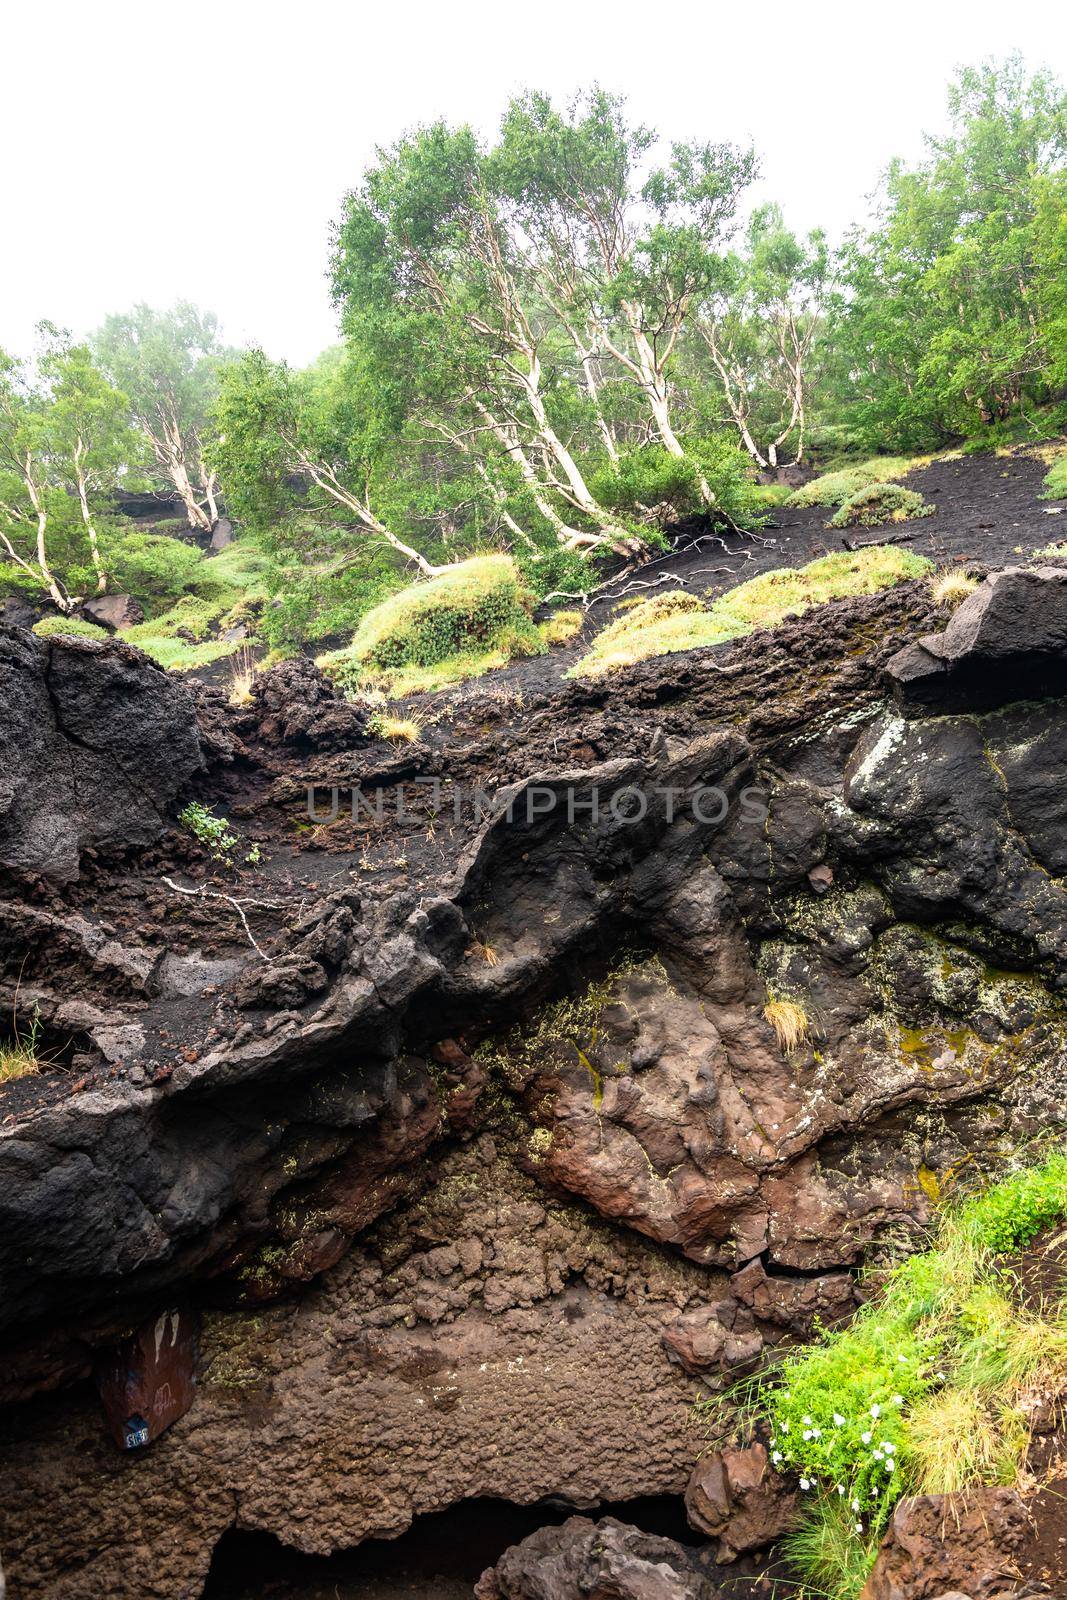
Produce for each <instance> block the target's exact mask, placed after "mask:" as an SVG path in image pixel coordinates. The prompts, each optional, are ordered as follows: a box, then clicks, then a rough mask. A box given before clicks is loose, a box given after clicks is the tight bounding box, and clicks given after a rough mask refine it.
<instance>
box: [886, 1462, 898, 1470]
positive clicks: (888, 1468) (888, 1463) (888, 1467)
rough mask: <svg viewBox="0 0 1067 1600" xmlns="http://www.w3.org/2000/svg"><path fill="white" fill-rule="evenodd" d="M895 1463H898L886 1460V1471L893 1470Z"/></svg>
mask: <svg viewBox="0 0 1067 1600" xmlns="http://www.w3.org/2000/svg"><path fill="white" fill-rule="evenodd" d="M895 1465H896V1463H895V1462H893V1461H887V1462H886V1463H885V1470H886V1471H887V1472H892V1470H893V1468H894V1466H895Z"/></svg>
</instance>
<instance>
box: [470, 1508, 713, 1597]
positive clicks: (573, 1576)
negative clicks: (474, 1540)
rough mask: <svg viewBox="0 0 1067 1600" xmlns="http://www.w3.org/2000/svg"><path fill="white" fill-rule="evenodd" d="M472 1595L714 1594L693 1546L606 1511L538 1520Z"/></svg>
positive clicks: (492, 1569) (488, 1573)
mask: <svg viewBox="0 0 1067 1600" xmlns="http://www.w3.org/2000/svg"><path fill="white" fill-rule="evenodd" d="M474 1593H475V1600H716V1596H717V1594H718V1590H717V1589H716V1587H715V1585H714V1584H713V1583H712V1582H711V1581H710V1580H709V1579H708V1577H707V1575H706V1574H705V1573H704V1572H703V1571H702V1570H701V1568H700V1567H699V1565H698V1564H697V1561H696V1559H695V1557H694V1553H693V1552H692V1551H690V1550H687V1549H685V1548H684V1546H682V1545H680V1544H677V1543H675V1541H674V1540H673V1539H663V1538H659V1537H657V1536H656V1535H654V1534H648V1533H642V1532H641V1531H640V1529H639V1528H631V1527H628V1526H627V1525H626V1523H623V1522H618V1521H616V1519H615V1518H614V1517H604V1518H603V1520H602V1521H600V1522H592V1521H591V1520H590V1519H589V1518H588V1517H571V1518H569V1519H568V1521H566V1522H565V1523H563V1525H562V1526H561V1527H558V1528H539V1529H538V1531H537V1532H536V1533H532V1534H531V1535H530V1537H529V1538H528V1539H524V1540H523V1541H522V1543H521V1544H517V1545H515V1546H513V1548H512V1549H510V1550H508V1551H506V1552H505V1554H504V1555H503V1556H502V1557H501V1558H500V1560H499V1561H498V1562H497V1564H496V1566H495V1567H490V1568H489V1570H488V1572H484V1573H483V1574H482V1576H481V1578H480V1579H479V1580H478V1583H477V1585H476V1586H475V1590H474Z"/></svg>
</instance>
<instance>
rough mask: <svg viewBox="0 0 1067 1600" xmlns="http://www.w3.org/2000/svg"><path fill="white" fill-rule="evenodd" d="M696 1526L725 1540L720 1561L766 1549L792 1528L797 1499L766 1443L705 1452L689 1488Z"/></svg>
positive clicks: (721, 1541) (687, 1495)
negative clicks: (774, 1467)
mask: <svg viewBox="0 0 1067 1600" xmlns="http://www.w3.org/2000/svg"><path fill="white" fill-rule="evenodd" d="M685 1509H686V1514H687V1516H688V1518H689V1522H690V1525H691V1526H692V1527H694V1528H698V1529H699V1530H700V1532H701V1533H706V1534H709V1535H711V1536H712V1537H713V1538H718V1540H719V1554H718V1559H719V1561H724V1562H725V1561H734V1560H736V1558H737V1557H738V1556H739V1555H741V1554H742V1553H743V1552H744V1551H746V1550H761V1549H763V1547H764V1546H765V1545H769V1544H772V1543H773V1542H774V1540H775V1539H778V1538H780V1537H781V1535H782V1534H783V1533H786V1532H787V1531H788V1529H789V1528H791V1527H792V1525H793V1522H794V1521H795V1519H796V1514H797V1497H796V1495H795V1494H794V1493H793V1492H792V1491H791V1490H790V1489H789V1487H788V1486H787V1484H786V1481H785V1479H784V1478H782V1477H780V1476H779V1474H778V1473H776V1472H774V1471H772V1469H771V1466H770V1463H769V1461H768V1459H767V1451H766V1449H765V1448H764V1446H763V1445H762V1444H751V1445H747V1446H745V1447H744V1448H739V1449H727V1450H716V1451H715V1453H714V1454H713V1455H709V1456H702V1457H701V1459H700V1460H699V1461H698V1462H697V1464H696V1466H695V1467H694V1468H693V1475H692V1477H691V1478H690V1479H689V1486H688V1488H687V1489H686V1491H685Z"/></svg>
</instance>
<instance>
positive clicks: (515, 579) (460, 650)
mask: <svg viewBox="0 0 1067 1600" xmlns="http://www.w3.org/2000/svg"><path fill="white" fill-rule="evenodd" d="M532 606H533V600H532V596H531V595H530V594H529V592H528V591H527V589H526V588H525V586H524V585H523V583H522V579H521V577H520V575H519V572H518V569H517V568H516V566H515V563H514V562H513V561H512V559H511V557H510V556H504V555H494V556H475V557H473V558H472V559H471V560H469V561H460V562H457V563H456V565H455V566H453V567H449V568H448V569H447V570H446V571H445V572H443V573H440V574H439V575H438V576H437V577H434V578H429V579H427V580H425V581H424V582H421V583H414V584H411V585H410V586H409V587H408V588H406V589H401V590H399V591H398V592H397V593H396V594H394V595H391V596H390V597H389V599H387V600H384V601H383V602H382V603H381V605H378V606H375V607H374V609H373V611H369V612H368V613H367V615H366V616H365V617H364V618H363V621H362V622H361V623H360V625H359V627H358V628H357V630H356V633H355V637H354V638H353V640H352V643H351V644H350V645H349V646H348V648H347V649H346V650H343V651H335V652H333V653H332V654H331V655H328V656H325V657H323V658H322V661H323V664H324V666H325V667H326V668H327V670H330V669H335V670H336V669H338V668H345V669H347V670H348V671H349V672H350V671H351V669H352V668H353V667H355V668H357V669H358V670H359V671H361V672H362V673H363V674H364V675H366V674H374V673H389V672H396V671H398V670H399V669H403V668H407V667H420V668H428V667H436V666H438V665H439V664H441V663H444V662H446V661H448V660H449V659H450V658H452V657H454V656H459V655H464V654H465V655H470V654H472V653H473V654H479V653H482V652H492V651H504V652H506V655H515V654H519V653H521V652H522V651H523V650H524V649H525V650H526V651H527V652H536V651H538V650H540V649H543V648H544V647H543V645H542V644H541V642H540V640H539V639H538V637H537V633H536V630H535V628H534V625H533V621H532V616H531V612H532Z"/></svg>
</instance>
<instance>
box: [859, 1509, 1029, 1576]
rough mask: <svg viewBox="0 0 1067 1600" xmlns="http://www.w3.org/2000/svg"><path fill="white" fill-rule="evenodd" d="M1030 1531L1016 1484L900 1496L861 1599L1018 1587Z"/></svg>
mask: <svg viewBox="0 0 1067 1600" xmlns="http://www.w3.org/2000/svg"><path fill="white" fill-rule="evenodd" d="M1027 1529H1028V1518H1027V1513H1026V1505H1025V1503H1024V1501H1023V1500H1022V1499H1021V1498H1020V1497H1019V1495H1017V1494H1016V1492H1015V1490H1014V1489H972V1490H968V1491H967V1492H966V1493H963V1494H930V1495H917V1496H915V1497H913V1498H908V1499H904V1500H901V1501H899V1502H898V1504H897V1507H896V1509H895V1511H894V1512H893V1520H892V1522H891V1523H890V1525H889V1532H888V1533H887V1534H886V1536H885V1539H884V1540H883V1542H882V1547H881V1549H880V1550H879V1552H878V1559H877V1561H876V1562H875V1565H874V1570H873V1571H872V1573H871V1575H870V1577H869V1578H868V1580H867V1582H866V1584H865V1585H864V1588H863V1593H862V1595H861V1597H860V1600H936V1597H937V1596H940V1595H943V1594H944V1592H945V1591H946V1590H952V1589H959V1590H962V1591H963V1593H964V1594H966V1595H973V1596H981V1597H983V1600H984V1597H985V1596H987V1595H994V1594H998V1593H1005V1592H1007V1593H1011V1592H1014V1589H1015V1587H1016V1581H1017V1579H1018V1567H1017V1565H1016V1563H1015V1555H1016V1553H1017V1552H1018V1551H1019V1549H1020V1547H1021V1546H1022V1544H1023V1542H1024V1540H1025V1538H1026V1535H1027Z"/></svg>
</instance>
